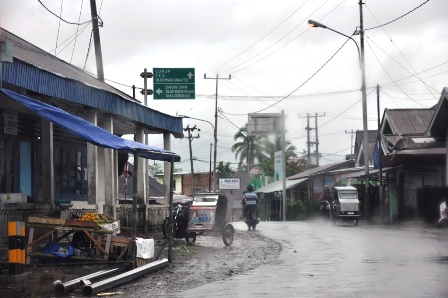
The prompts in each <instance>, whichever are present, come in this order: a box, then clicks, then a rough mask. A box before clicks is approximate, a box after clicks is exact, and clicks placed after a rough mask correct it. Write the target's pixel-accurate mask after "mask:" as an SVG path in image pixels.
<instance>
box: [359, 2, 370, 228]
mask: <svg viewBox="0 0 448 298" xmlns="http://www.w3.org/2000/svg"><path fill="white" fill-rule="evenodd" d="M363 4H364V3H363V2H362V0H359V38H360V43H361V51H360V52H361V53H360V54H361V55H360V56H361V59H360V60H361V61H360V62H361V76H362V78H361V93H362V115H363V118H362V120H363V121H362V126H363V131H364V144H363V146H364V149H363V151H364V170H365V176H366V180H365V191H364V217H365V219H366V220H367V222H369V221H370V198H369V191H368V190H369V184H370V183H369V165H370V163H369V137H368V134H369V130H368V127H367V93H366V64H365V60H364V23H363V15H362V5H363Z"/></svg>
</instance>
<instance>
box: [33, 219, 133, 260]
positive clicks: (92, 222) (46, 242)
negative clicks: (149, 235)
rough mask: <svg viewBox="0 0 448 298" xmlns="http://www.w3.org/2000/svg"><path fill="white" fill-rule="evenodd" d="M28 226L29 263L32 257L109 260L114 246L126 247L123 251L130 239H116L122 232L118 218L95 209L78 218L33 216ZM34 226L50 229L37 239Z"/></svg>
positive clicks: (124, 250)
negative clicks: (114, 218) (110, 216)
mask: <svg viewBox="0 0 448 298" xmlns="http://www.w3.org/2000/svg"><path fill="white" fill-rule="evenodd" d="M27 226H28V228H29V233H28V248H27V260H26V263H27V264H30V262H31V258H32V257H40V258H68V257H70V258H71V259H74V260H83V261H87V260H88V261H91V260H102V261H104V260H106V261H107V260H109V256H110V251H111V248H112V247H113V246H121V247H123V248H124V249H123V254H124V253H125V252H126V251H127V249H128V246H129V243H130V241H129V240H127V239H124V240H126V241H121V242H118V243H117V241H116V239H119V237H116V235H117V233H120V221H119V220H113V219H111V218H109V217H108V216H107V215H104V214H96V213H95V212H85V213H84V215H83V216H82V217H80V218H79V219H76V220H73V219H60V218H52V217H30V218H29V219H28V224H27ZM35 229H41V230H45V231H47V232H46V233H44V234H43V235H42V236H40V237H38V238H36V239H34V234H35V233H34V232H35ZM114 236H115V237H114ZM120 257H123V255H122V256H120Z"/></svg>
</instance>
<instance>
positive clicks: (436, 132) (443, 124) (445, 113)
mask: <svg viewBox="0 0 448 298" xmlns="http://www.w3.org/2000/svg"><path fill="white" fill-rule="evenodd" d="M447 127H448V88H447V87H445V88H443V91H442V94H441V96H440V99H439V102H438V103H437V105H436V108H435V111H434V114H433V117H432V119H431V122H430V124H429V129H428V130H429V131H430V132H431V136H434V137H438V138H441V139H442V140H445V139H446V130H447Z"/></svg>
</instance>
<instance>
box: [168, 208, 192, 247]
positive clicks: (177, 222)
mask: <svg viewBox="0 0 448 298" xmlns="http://www.w3.org/2000/svg"><path fill="white" fill-rule="evenodd" d="M189 208H190V207H189V205H185V204H181V203H179V204H177V205H175V206H174V207H173V214H172V216H173V233H172V235H173V238H177V239H185V242H186V243H187V244H188V245H193V244H195V243H196V233H194V232H189V231H188V230H187V227H188V212H189ZM169 231H170V219H169V217H166V218H165V220H164V221H163V224H162V232H163V237H164V238H165V239H168V237H169Z"/></svg>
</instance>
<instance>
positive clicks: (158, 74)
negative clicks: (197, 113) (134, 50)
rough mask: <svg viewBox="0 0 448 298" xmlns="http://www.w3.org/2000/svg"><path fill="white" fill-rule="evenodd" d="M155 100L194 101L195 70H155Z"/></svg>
mask: <svg viewBox="0 0 448 298" xmlns="http://www.w3.org/2000/svg"><path fill="white" fill-rule="evenodd" d="M152 73H153V75H154V76H153V83H154V86H153V91H154V99H194V97H195V93H194V92H195V83H194V68H153V72H152Z"/></svg>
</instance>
